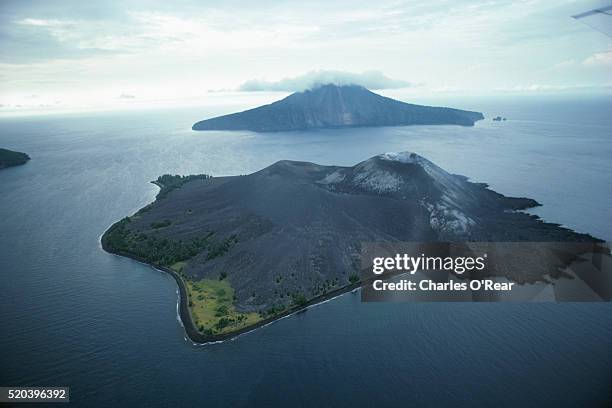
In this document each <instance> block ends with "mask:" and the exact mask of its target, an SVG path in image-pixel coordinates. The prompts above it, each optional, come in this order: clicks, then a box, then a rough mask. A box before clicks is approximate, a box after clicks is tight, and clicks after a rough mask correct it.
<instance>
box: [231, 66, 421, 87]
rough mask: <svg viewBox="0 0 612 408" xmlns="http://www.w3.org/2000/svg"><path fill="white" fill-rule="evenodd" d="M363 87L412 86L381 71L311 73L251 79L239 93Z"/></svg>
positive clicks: (243, 85)
mask: <svg viewBox="0 0 612 408" xmlns="http://www.w3.org/2000/svg"><path fill="white" fill-rule="evenodd" d="M324 84H335V85H361V86H363V87H365V88H368V89H396V88H406V87H409V86H410V83H409V82H406V81H403V80H400V79H393V78H389V77H387V76H385V75H384V74H383V73H382V72H380V71H365V72H362V73H360V74H358V73H352V72H346V71H325V70H320V71H309V72H307V73H305V74H303V75H299V76H296V77H293V78H283V79H281V80H279V81H265V80H260V79H251V80H248V81H246V82H245V83H243V84H242V85H240V86H239V87H238V90H239V91H243V92H256V91H279V92H282V91H286V92H295V91H303V90H305V89H310V88H315V87H316V86H318V85H324Z"/></svg>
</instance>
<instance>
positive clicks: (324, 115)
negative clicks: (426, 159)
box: [192, 84, 484, 132]
mask: <svg viewBox="0 0 612 408" xmlns="http://www.w3.org/2000/svg"><path fill="white" fill-rule="evenodd" d="M482 119H484V116H483V114H482V113H480V112H471V111H465V110H461V109H454V108H445V107H434V106H423V105H414V104H409V103H405V102H401V101H398V100H395V99H392V98H388V97H385V96H381V95H378V94H376V93H374V92H372V91H369V90H368V89H366V88H364V87H362V86H359V85H334V84H326V85H320V86H318V87H315V88H313V89H309V90H306V91H303V92H296V93H293V94H291V95H289V96H287V97H286V98H284V99H282V100H280V101H276V102H273V103H271V104H269V105H263V106H260V107H257V108H254V109H249V110H246V111H243V112H238V113H232V114H229V115H223V116H218V117H215V118H211V119H205V120H202V121H200V122H197V123H195V124H194V125H193V127H192V129H193V130H249V131H253V132H280V131H291V130H307V129H318V128H342V127H359V126H407V125H460V126H474V123H475V122H477V121H479V120H482Z"/></svg>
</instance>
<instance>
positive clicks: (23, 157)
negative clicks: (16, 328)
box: [0, 148, 30, 169]
mask: <svg viewBox="0 0 612 408" xmlns="http://www.w3.org/2000/svg"><path fill="white" fill-rule="evenodd" d="M28 160H30V156H28V155H27V154H25V153H21V152H14V151H12V150H8V149H1V148H0V169H5V168H7V167H13V166H20V165H22V164H26V163H27V162H28Z"/></svg>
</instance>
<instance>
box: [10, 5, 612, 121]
mask: <svg viewBox="0 0 612 408" xmlns="http://www.w3.org/2000/svg"><path fill="white" fill-rule="evenodd" d="M220 3H223V4H222V5H220ZM609 4H610V1H568V0H556V1H552V0H525V1H517V0H515V1H496V0H490V1H487V0H481V1H464V2H462V1H459V0H448V1H447V0H427V1H395V0H389V1H387V0H377V1H371V0H367V1H351V2H343V1H337V0H334V1H330V0H325V1H316V0H315V1H303V0H302V1H266V0H259V1H257V2H254V1H224V2H220V1H209V2H208V1H180V0H178V1H176V0H175V1H172V2H170V1H159V2H156V1H134V0H117V1H115V0H112V1H102V0H100V1H95V2H93V1H92V2H88V1H81V0H78V1H72V0H63V1H62V0H57V1H44V0H42V1H28V0H17V1H0V105H2V106H1V107H0V109H4V110H6V109H14V108H16V107H17V105H20V107H37V106H38V107H41V108H44V109H47V108H51V107H72V108H79V107H87V108H91V107H96V106H110V105H117V106H124V105H128V104H132V103H142V102H143V101H144V102H153V103H162V104H163V103H167V104H181V103H185V102H186V101H187V102H190V103H191V102H194V101H205V100H207V99H210V98H214V95H215V94H218V93H219V91H223V92H227V91H231V90H241V91H262V90H263V91H266V90H267V91H291V90H293V89H291V88H295V90H299V89H302V88H303V87H304V86H308V84H310V83H313V82H316V81H317V80H318V79H319V78H322V79H323V80H329V79H330V78H331V80H334V81H340V82H342V81H343V78H344V79H345V82H346V81H363V82H364V84H365V85H366V86H370V87H373V88H399V87H402V88H406V89H407V90H408V92H413V93H414V94H415V95H417V94H420V95H423V94H425V95H431V94H478V95H483V94H492V93H499V92H514V93H534V92H535V93H537V92H570V91H571V92H573V91H577V90H579V91H583V92H589V91H593V90H596V89H599V91H600V92H601V89H602V88H603V89H608V92H609V89H612V45H611V44H612V40H611V39H610V37H608V36H606V35H604V34H603V33H601V32H599V31H596V30H594V29H592V28H590V27H589V26H587V25H585V24H583V23H581V22H579V21H576V20H574V19H572V18H571V17H570V16H571V15H573V14H577V13H580V12H582V11H586V10H588V9H589V8H593V7H598V6H602V5H609Z"/></svg>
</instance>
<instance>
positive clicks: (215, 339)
mask: <svg viewBox="0 0 612 408" xmlns="http://www.w3.org/2000/svg"><path fill="white" fill-rule="evenodd" d="M113 225H114V224H113ZM111 227H112V225H111ZM109 228H110V227H109ZM106 231H108V229H107V230H106ZM106 231H105V232H104V234H102V235H101V237H100V244H101V246H102V249H103V250H104V251H105V252H107V253H109V254H113V255H118V256H123V257H126V258H130V259H133V260H135V261H138V262H140V263H143V264H145V265H148V266H150V267H152V268H154V269H157V270H159V271H162V272H166V273H168V274H169V275H170V276H172V277H173V278H174V280H175V281H176V284H177V285H178V290H179V300H178V314H179V317H180V320H181V323H182V326H183V328H184V329H185V333H186V334H187V337H188V338H189V340H191V341H192V342H193V343H194V344H196V345H204V344H211V343H219V342H223V341H227V340H232V339H234V338H236V337H238V336H241V335H243V334H246V333H249V332H252V331H254V330H256V329H259V328H261V327H264V326H267V325H269V324H272V323H274V322H276V321H278V320H281V319H284V318H285V317H288V316H290V315H292V314H295V313H298V312H300V311H303V310H305V309H307V308H309V307H310V306H314V305H317V304H320V303H323V302H326V301H328V300H331V299H333V298H335V297H338V296H340V295H342V294H344V293H347V292H351V291H353V290H355V289H357V288H359V287H361V285H362V282H356V283H352V284H350V285H347V286H343V287H341V288H338V289H335V290H333V291H331V292H328V293H326V294H324V295H319V296H317V297H314V298H312V299H310V300H309V301H308V302H306V303H304V304H303V305H299V306H293V307H291V308H289V309H287V310H285V311H283V312H282V313H280V314H278V315H275V316H272V317H267V318H265V319H262V320H260V321H258V322H257V323H254V324H252V325H250V326H245V327H242V328H240V329H238V330H234V331H232V332H228V333H223V334H214V335H212V336H211V335H205V334H202V333H201V332H200V331H199V330H198V329H197V328H196V326H195V324H194V322H193V317H192V316H191V311H190V310H189V300H188V299H189V297H188V295H187V288H186V286H185V282H184V281H183V278H182V277H181V276H180V275H179V274H178V273H177V272H175V271H173V270H172V269H170V268H167V267H165V266H161V265H156V264H151V263H149V262H147V261H146V260H144V259H142V258H140V257H138V256H136V255H132V254H128V253H125V252H121V251H114V250H112V249H110V248H109V247H108V246H107V245H106V244H105V243H104V240H103V239H102V238H103V237H104V235H105V234H106Z"/></svg>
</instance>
